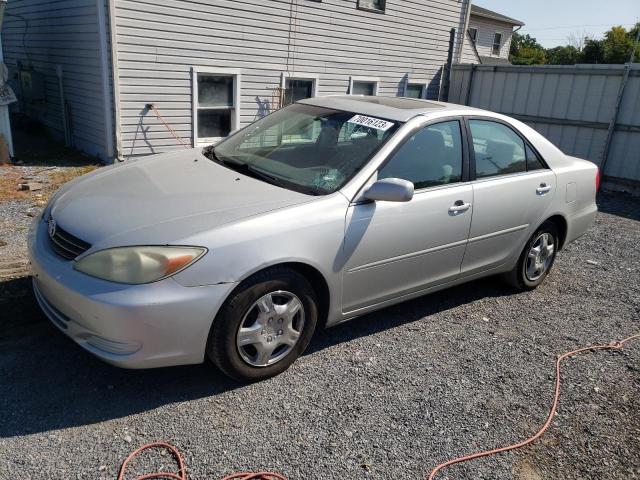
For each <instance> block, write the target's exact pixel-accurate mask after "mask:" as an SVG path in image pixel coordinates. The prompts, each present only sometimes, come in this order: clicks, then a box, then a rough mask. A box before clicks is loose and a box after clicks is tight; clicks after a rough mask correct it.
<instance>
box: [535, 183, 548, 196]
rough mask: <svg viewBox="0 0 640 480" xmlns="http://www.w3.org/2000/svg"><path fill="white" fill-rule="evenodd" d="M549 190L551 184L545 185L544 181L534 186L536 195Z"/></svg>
mask: <svg viewBox="0 0 640 480" xmlns="http://www.w3.org/2000/svg"><path fill="white" fill-rule="evenodd" d="M550 191H551V185H547V184H546V183H541V184H540V186H539V187H538V188H536V193H537V194H538V195H544V194H545V193H549V192H550Z"/></svg>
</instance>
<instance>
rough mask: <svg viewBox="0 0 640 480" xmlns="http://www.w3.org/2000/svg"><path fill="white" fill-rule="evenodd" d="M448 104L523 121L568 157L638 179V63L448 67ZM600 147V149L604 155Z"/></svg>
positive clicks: (611, 175)
mask: <svg viewBox="0 0 640 480" xmlns="http://www.w3.org/2000/svg"><path fill="white" fill-rule="evenodd" d="M449 101H450V102H453V103H461V104H466V105H470V106H473V107H478V108H484V109H487V110H492V111H495V112H500V113H504V114H505V115H509V116H512V117H514V118H517V119H519V120H521V121H524V122H526V123H527V124H529V125H530V126H532V127H533V128H535V129H536V130H538V131H539V132H540V133H541V134H542V135H544V136H545V137H547V138H548V139H549V140H550V141H552V142H553V143H554V144H555V145H556V146H557V147H559V148H560V149H561V150H562V151H563V152H565V153H566V154H568V155H573V156H576V157H580V158H586V159H588V160H591V161H592V162H594V163H596V164H598V165H602V163H603V159H605V158H606V160H605V166H604V175H605V176H607V177H608V179H609V180H610V181H612V182H615V183H618V184H621V185H623V186H624V185H634V186H637V182H640V65H638V64H634V65H571V66H555V65H541V66H515V65H504V66H502V65H501V66H491V65H454V66H453V69H452V72H451V85H450V90H449ZM607 152H608V153H607Z"/></svg>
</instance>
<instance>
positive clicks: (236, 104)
mask: <svg viewBox="0 0 640 480" xmlns="http://www.w3.org/2000/svg"><path fill="white" fill-rule="evenodd" d="M192 82H193V84H192V95H193V144H194V145H209V144H212V143H217V142H218V141H220V140H221V139H222V138H224V137H226V136H228V135H229V134H230V133H231V132H232V131H234V130H237V129H238V128H239V127H240V72H239V71H238V70H227V69H208V68H198V67H193V69H192Z"/></svg>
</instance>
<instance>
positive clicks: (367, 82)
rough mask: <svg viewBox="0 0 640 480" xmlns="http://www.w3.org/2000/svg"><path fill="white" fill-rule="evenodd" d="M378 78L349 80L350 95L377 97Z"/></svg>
mask: <svg viewBox="0 0 640 480" xmlns="http://www.w3.org/2000/svg"><path fill="white" fill-rule="evenodd" d="M378 82H379V80H378V79H377V78H366V77H351V78H350V79H349V94H351V95H365V96H371V95H377V94H378Z"/></svg>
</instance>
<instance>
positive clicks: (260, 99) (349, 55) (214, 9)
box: [116, 0, 467, 156]
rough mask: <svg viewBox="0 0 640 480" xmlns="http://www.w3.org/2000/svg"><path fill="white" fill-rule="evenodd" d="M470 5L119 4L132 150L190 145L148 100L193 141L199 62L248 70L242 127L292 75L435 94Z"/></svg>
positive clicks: (125, 117) (406, 0) (123, 104)
mask: <svg viewBox="0 0 640 480" xmlns="http://www.w3.org/2000/svg"><path fill="white" fill-rule="evenodd" d="M296 5H297V8H296ZM466 6H467V2H466V0H434V1H429V2H424V1H421V0H394V1H388V2H387V10H386V13H385V14H379V13H372V12H365V11H362V10H358V9H356V0H324V1H322V2H315V1H310V0H293V2H292V1H291V0H270V1H269V2H264V1H258V0H208V1H205V0H201V1H195V0H164V1H163V2H162V4H161V5H159V4H158V3H157V2H153V1H152V0H119V1H118V2H117V3H116V32H117V51H118V70H117V75H118V79H119V86H120V99H119V102H120V103H119V106H120V112H121V123H122V125H121V140H122V153H123V154H124V156H137V155H146V154H150V153H156V152H162V151H167V150H171V149H174V148H182V147H181V145H180V144H179V143H178V142H177V141H176V140H175V139H174V138H173V137H172V136H171V135H170V134H169V132H168V131H167V129H166V128H165V127H164V126H163V125H162V124H161V123H160V122H159V121H158V120H157V119H156V118H155V116H154V115H153V113H150V112H149V111H148V110H146V109H145V105H146V104H148V103H153V104H155V106H156V107H157V108H158V110H159V112H160V113H161V114H162V115H163V117H164V118H165V119H166V121H167V122H168V123H169V124H170V125H171V126H172V128H173V129H174V131H175V132H176V133H177V134H178V135H180V136H181V137H182V138H184V139H185V140H186V141H189V142H190V141H191V138H192V125H193V119H192V91H191V67H192V66H196V67H207V68H216V67H218V68H223V69H238V70H240V71H241V76H242V80H241V102H240V111H241V112H240V125H241V126H244V125H246V124H248V123H250V122H252V121H254V120H256V119H257V118H258V117H259V116H260V115H262V112H263V111H264V108H262V109H261V107H260V106H261V105H264V104H265V102H266V103H267V104H269V105H271V104H272V99H273V91H274V90H275V89H276V88H278V87H279V86H280V78H281V74H282V73H283V72H285V73H287V72H288V73H289V75H290V76H305V75H317V76H318V84H317V90H318V95H320V96H322V95H328V94H345V93H347V89H348V86H349V78H350V76H360V77H377V78H379V79H380V83H379V88H378V93H379V94H380V95H392V96H395V95H399V94H402V93H403V91H404V85H405V83H406V82H407V81H409V82H411V83H425V84H427V85H428V88H427V95H428V97H429V98H435V97H437V95H438V89H439V80H440V70H441V67H442V65H443V64H444V63H445V62H446V59H447V49H448V43H449V32H450V29H451V28H455V29H456V31H457V32H458V37H457V39H458V41H459V39H460V32H462V30H463V28H464V19H465V12H466ZM292 12H293V13H294V15H293V17H294V19H293V20H291V13H292ZM455 60H456V59H454V61H455Z"/></svg>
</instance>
